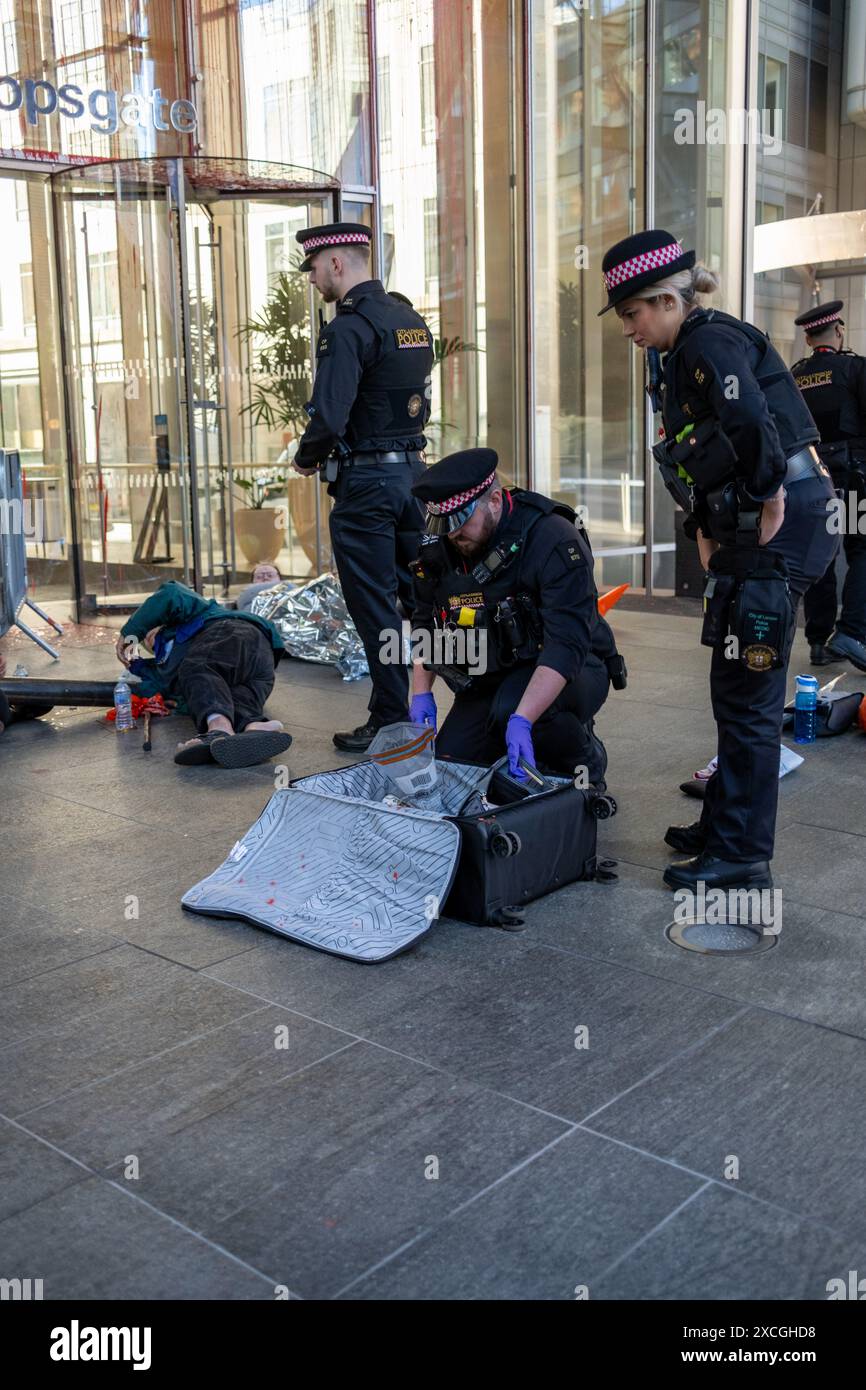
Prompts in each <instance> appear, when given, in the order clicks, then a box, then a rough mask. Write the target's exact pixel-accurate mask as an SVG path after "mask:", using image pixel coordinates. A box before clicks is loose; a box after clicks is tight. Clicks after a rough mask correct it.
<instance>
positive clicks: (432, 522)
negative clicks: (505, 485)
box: [412, 449, 499, 536]
mask: <svg viewBox="0 0 866 1390" xmlns="http://www.w3.org/2000/svg"><path fill="white" fill-rule="evenodd" d="M498 464H499V455H498V454H497V453H496V450H495V449H461V451H460V452H459V453H457V454H449V455H448V456H447V458H444V459H440V461H439V462H438V463H434V464H433V466H432V467H431V468H428V469H427V471H426V473H424V475H423V476H422V477H421V478H419V479H418V481H417V483H415V484H414V485H413V488H412V492H413V493H414V495H415V496H416V497H417V498H418V500H419V501H420V502H424V503H425V504H426V506H427V530H428V531H429V532H430V533H431V534H432V535H437V536H441V535H449V534H450V532H452V531H456V530H457V529H458V527H460V526H462V525H463V523H464V522H466V521H468V520H469V518H470V516H471V515H472V513H473V512H474V511H475V508H476V507H477V506H478V502H479V500H480V498H481V497H482V495H483V494H484V493H485V492H486V491H487V489H488V488H489V487H490V485H491V483H492V482H493V479H494V478H495V476H496V469H497V466H498Z"/></svg>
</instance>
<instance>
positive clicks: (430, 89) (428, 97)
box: [421, 43, 436, 145]
mask: <svg viewBox="0 0 866 1390" xmlns="http://www.w3.org/2000/svg"><path fill="white" fill-rule="evenodd" d="M433 52H434V50H433V44H432V43H428V44H425V45H424V47H423V48H422V49H421V143H422V144H423V145H432V144H433V143H434V142H435V140H436V68H435V63H434V56H433Z"/></svg>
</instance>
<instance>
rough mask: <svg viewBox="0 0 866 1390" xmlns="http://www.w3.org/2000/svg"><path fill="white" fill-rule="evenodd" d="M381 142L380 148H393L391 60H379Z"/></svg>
mask: <svg viewBox="0 0 866 1390" xmlns="http://www.w3.org/2000/svg"><path fill="white" fill-rule="evenodd" d="M379 141H380V148H381V149H382V150H383V151H385V152H387V151H388V150H390V148H391V59H390V58H389V57H384V58H380V59H379Z"/></svg>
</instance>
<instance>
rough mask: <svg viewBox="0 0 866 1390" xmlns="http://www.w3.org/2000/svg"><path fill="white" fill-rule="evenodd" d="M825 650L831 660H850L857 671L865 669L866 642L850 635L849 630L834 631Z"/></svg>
mask: <svg viewBox="0 0 866 1390" xmlns="http://www.w3.org/2000/svg"><path fill="white" fill-rule="evenodd" d="M827 651H828V652H829V653H830V659H831V661H850V662H851V665H852V666H856V667H857V670H858V671H866V642H861V641H860V640H859V638H857V637H852V636H851V634H850V632H834V633H833V636H832V637H831V638H830V640H829V642H828V643H827Z"/></svg>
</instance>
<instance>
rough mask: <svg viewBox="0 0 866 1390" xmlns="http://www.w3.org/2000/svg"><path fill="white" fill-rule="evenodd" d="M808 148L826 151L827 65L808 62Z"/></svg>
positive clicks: (822, 152)
mask: <svg viewBox="0 0 866 1390" xmlns="http://www.w3.org/2000/svg"><path fill="white" fill-rule="evenodd" d="M809 149H810V150H817V151H818V153H819V154H826V152H827V67H826V64H824V63H816V62H814V60H813V61H811V62H810V63H809Z"/></svg>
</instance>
